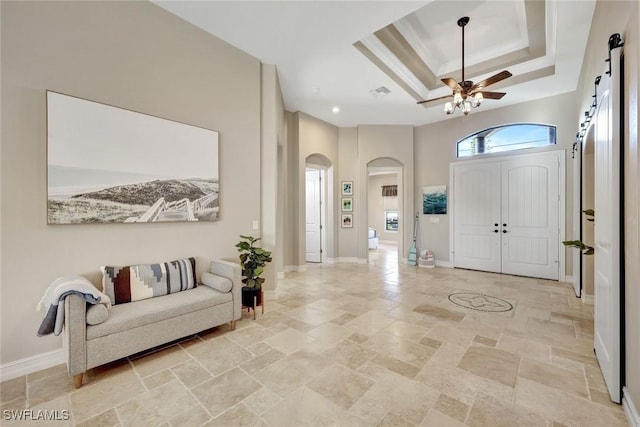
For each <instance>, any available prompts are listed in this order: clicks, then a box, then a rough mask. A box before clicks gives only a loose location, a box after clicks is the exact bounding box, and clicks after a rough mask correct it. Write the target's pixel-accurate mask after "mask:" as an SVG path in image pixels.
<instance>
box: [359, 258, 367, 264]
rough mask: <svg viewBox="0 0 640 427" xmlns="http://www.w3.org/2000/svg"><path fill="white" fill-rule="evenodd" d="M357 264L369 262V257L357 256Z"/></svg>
mask: <svg viewBox="0 0 640 427" xmlns="http://www.w3.org/2000/svg"><path fill="white" fill-rule="evenodd" d="M358 264H369V259H367V258H358Z"/></svg>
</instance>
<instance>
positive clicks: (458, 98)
mask: <svg viewBox="0 0 640 427" xmlns="http://www.w3.org/2000/svg"><path fill="white" fill-rule="evenodd" d="M453 103H454V104H455V105H456V107H459V106H460V104H462V95H460V92H456V93H455V95H453Z"/></svg>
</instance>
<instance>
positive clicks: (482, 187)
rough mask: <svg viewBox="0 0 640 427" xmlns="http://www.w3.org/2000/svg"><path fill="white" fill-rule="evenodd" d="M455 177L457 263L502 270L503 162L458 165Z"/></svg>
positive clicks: (457, 265)
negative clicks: (501, 180)
mask: <svg viewBox="0 0 640 427" xmlns="http://www.w3.org/2000/svg"><path fill="white" fill-rule="evenodd" d="M453 179H454V190H455V191H454V196H453V197H454V200H453V206H454V209H453V210H454V221H455V225H454V227H455V233H454V235H455V242H454V248H455V253H454V265H455V266H456V267H460V268H469V269H472V270H483V271H493V272H496V273H499V272H500V271H501V260H500V238H501V236H500V234H501V233H500V162H481V163H474V164H465V165H457V166H455V169H454V177H453Z"/></svg>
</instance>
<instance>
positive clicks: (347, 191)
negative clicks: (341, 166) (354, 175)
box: [342, 181, 353, 196]
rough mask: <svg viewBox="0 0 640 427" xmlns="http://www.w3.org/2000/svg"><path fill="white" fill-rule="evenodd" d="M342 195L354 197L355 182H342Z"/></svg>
mask: <svg viewBox="0 0 640 427" xmlns="http://www.w3.org/2000/svg"><path fill="white" fill-rule="evenodd" d="M342 195H343V196H353V181H342Z"/></svg>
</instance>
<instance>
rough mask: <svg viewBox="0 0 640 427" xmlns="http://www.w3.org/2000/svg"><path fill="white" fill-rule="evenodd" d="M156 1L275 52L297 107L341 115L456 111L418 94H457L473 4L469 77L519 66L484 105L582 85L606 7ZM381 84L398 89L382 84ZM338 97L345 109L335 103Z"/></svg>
mask: <svg viewBox="0 0 640 427" xmlns="http://www.w3.org/2000/svg"><path fill="white" fill-rule="evenodd" d="M154 3H156V4H158V5H159V6H161V7H163V8H164V9H166V10H168V11H170V12H171V13H173V14H175V15H177V16H179V17H181V18H183V19H185V20H186V21H188V22H191V23H193V24H194V25H196V26H198V27H200V28H202V29H203V30H205V31H207V32H209V33H211V34H213V35H215V36H216V37H218V38H220V39H222V40H225V41H226V42H228V43H230V44H232V45H234V46H236V47H238V48H239V49H242V50H243V51H245V52H247V53H249V54H250V55H253V56H255V57H256V58H258V59H260V61H262V62H263V63H266V64H275V65H276V66H277V69H278V74H279V78H280V84H281V87H282V94H283V97H284V102H285V108H286V109H287V110H289V111H303V112H305V113H307V114H310V115H312V116H315V117H317V118H319V119H322V120H325V121H327V122H329V123H332V124H334V125H336V126H340V127H352V126H357V125H360V124H410V125H415V126H418V125H423V124H426V123H432V122H436V121H440V120H445V119H447V118H450V117H452V116H446V115H445V114H444V112H443V111H442V104H441V103H433V104H427V107H424V106H421V105H417V104H416V101H417V100H419V99H421V98H427V97H429V98H432V97H436V96H443V95H447V94H449V93H450V89H448V88H447V87H445V86H444V84H442V83H441V82H439V79H440V78H441V77H444V76H450V77H453V78H454V79H455V80H456V81H460V80H461V75H460V65H461V31H460V28H459V27H458V26H457V23H456V22H457V20H458V18H460V17H462V16H468V17H469V18H470V22H469V24H468V25H467V26H466V27H465V70H466V71H465V78H466V79H467V80H469V79H471V80H474V81H479V80H482V79H484V78H486V77H488V76H490V75H493V74H495V73H497V72H499V71H502V70H503V69H508V70H509V71H510V72H511V73H512V74H513V77H511V78H509V79H506V80H504V81H503V82H500V83H498V84H496V85H495V86H491V87H490V88H489V89H488V90H494V89H495V90H499V91H504V92H507V95H506V96H505V97H504V98H502V99H501V100H485V102H484V103H483V105H482V106H481V107H480V109H482V110H488V109H491V108H497V107H503V106H506V105H510V104H515V103H520V102H524V101H529V100H533V99H537V98H543V97H547V96H551V95H555V94H560V93H565V92H570V91H573V90H575V89H576V86H577V80H578V77H579V74H580V68H581V66H582V59H583V57H584V49H585V46H586V43H587V38H588V35H589V28H590V25H591V18H592V15H593V10H594V7H595V0H554V1H551V0H527V1H525V0H502V1H499V0H477V1H458V0H436V1H366V0H360V1H325V0H315V1H309V0H306V1H164V0H155V1H154ZM535 11H538V12H539V13H537V14H536V13H534V12H535ZM536 16H537V18H536ZM385 27H386V28H387V30H389V29H390V30H391V31H392V32H393V33H395V34H400V35H401V36H400V39H401V40H406V42H407V43H408V44H409V45H410V46H411V48H410V49H409V51H410V52H411V53H412V54H413V55H409V59H410V60H411V61H414V62H415V60H417V61H418V64H419V66H418V68H417V69H416V68H415V67H416V65H415V63H414V68H413V72H412V71H411V67H410V66H407V64H408V62H407V60H406V59H404V60H401V59H399V58H398V57H397V56H396V55H398V56H401V55H399V54H398V51H397V50H395V49H394V48H391V49H390V48H389V46H385V44H384V43H382V42H381V41H380V40H381V38H379V37H380V36H379V35H380V34H381V32H382V31H380V30H383V29H385ZM542 27H544V28H542ZM363 46H364V49H363ZM363 52H365V53H367V55H365V54H364V53H363ZM423 66H424V67H423ZM422 68H424V72H425V73H426V74H428V73H431V75H432V76H435V78H436V79H435V80H434V82H435V83H433V84H429V85H425V84H424V82H421V81H420V79H419V78H417V77H416V75H415V74H416V71H422ZM383 70H384V71H383ZM423 80H424V79H423ZM381 86H385V87H386V88H388V89H389V90H390V93H389V94H387V95H385V96H374V95H372V94H371V93H370V91H371V90H373V89H376V88H379V87H381ZM335 106H337V107H339V108H340V112H339V113H333V112H332V108H333V107H335ZM471 114H473V111H472V112H471ZM457 115H458V114H456V116H457Z"/></svg>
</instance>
